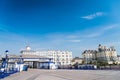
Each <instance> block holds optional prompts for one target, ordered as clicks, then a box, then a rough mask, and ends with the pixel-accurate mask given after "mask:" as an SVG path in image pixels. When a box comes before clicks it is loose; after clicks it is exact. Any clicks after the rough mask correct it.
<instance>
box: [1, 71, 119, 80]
mask: <svg viewBox="0 0 120 80" xmlns="http://www.w3.org/2000/svg"><path fill="white" fill-rule="evenodd" d="M1 80H120V71H119V70H41V69H29V70H28V71H22V72H19V73H15V74H12V75H10V76H8V77H6V78H4V79H1Z"/></svg>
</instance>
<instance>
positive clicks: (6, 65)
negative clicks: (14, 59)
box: [5, 50, 9, 71]
mask: <svg viewBox="0 0 120 80" xmlns="http://www.w3.org/2000/svg"><path fill="white" fill-rule="evenodd" d="M8 52H9V51H8V50H6V51H5V68H6V71H7V69H8Z"/></svg>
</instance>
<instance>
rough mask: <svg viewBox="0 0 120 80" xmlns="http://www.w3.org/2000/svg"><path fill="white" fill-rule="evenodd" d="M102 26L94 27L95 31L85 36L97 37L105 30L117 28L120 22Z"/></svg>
mask: <svg viewBox="0 0 120 80" xmlns="http://www.w3.org/2000/svg"><path fill="white" fill-rule="evenodd" d="M101 27H102V28H96V29H92V30H93V31H94V32H92V33H88V34H86V36H85V37H87V38H93V37H97V36H100V35H103V34H104V33H105V32H107V31H109V30H111V29H115V28H117V27H118V24H112V25H107V26H101ZM89 31H90V30H88V32H89ZM90 32H91V31H90Z"/></svg>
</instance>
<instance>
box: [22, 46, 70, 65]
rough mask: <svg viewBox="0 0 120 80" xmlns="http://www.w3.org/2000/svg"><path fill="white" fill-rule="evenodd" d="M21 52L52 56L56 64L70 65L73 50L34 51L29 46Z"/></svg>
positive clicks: (23, 53)
mask: <svg viewBox="0 0 120 80" xmlns="http://www.w3.org/2000/svg"><path fill="white" fill-rule="evenodd" d="M21 54H22V55H28V54H29V55H37V56H44V57H48V58H52V61H53V62H54V63H55V64H56V65H70V64H71V60H72V52H70V51H59V50H57V51H55V50H48V51H32V50H31V48H30V47H29V46H27V47H26V49H25V50H22V51H21Z"/></svg>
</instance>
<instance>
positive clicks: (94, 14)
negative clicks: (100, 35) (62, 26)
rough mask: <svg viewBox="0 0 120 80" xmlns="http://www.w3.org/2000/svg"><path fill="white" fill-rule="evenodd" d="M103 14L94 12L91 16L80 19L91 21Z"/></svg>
mask: <svg viewBox="0 0 120 80" xmlns="http://www.w3.org/2000/svg"><path fill="white" fill-rule="evenodd" d="M104 14H105V13H103V12H96V13H93V14H90V15H87V16H83V17H81V18H83V19H87V20H91V19H94V18H96V17H99V16H103V15H104Z"/></svg>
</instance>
